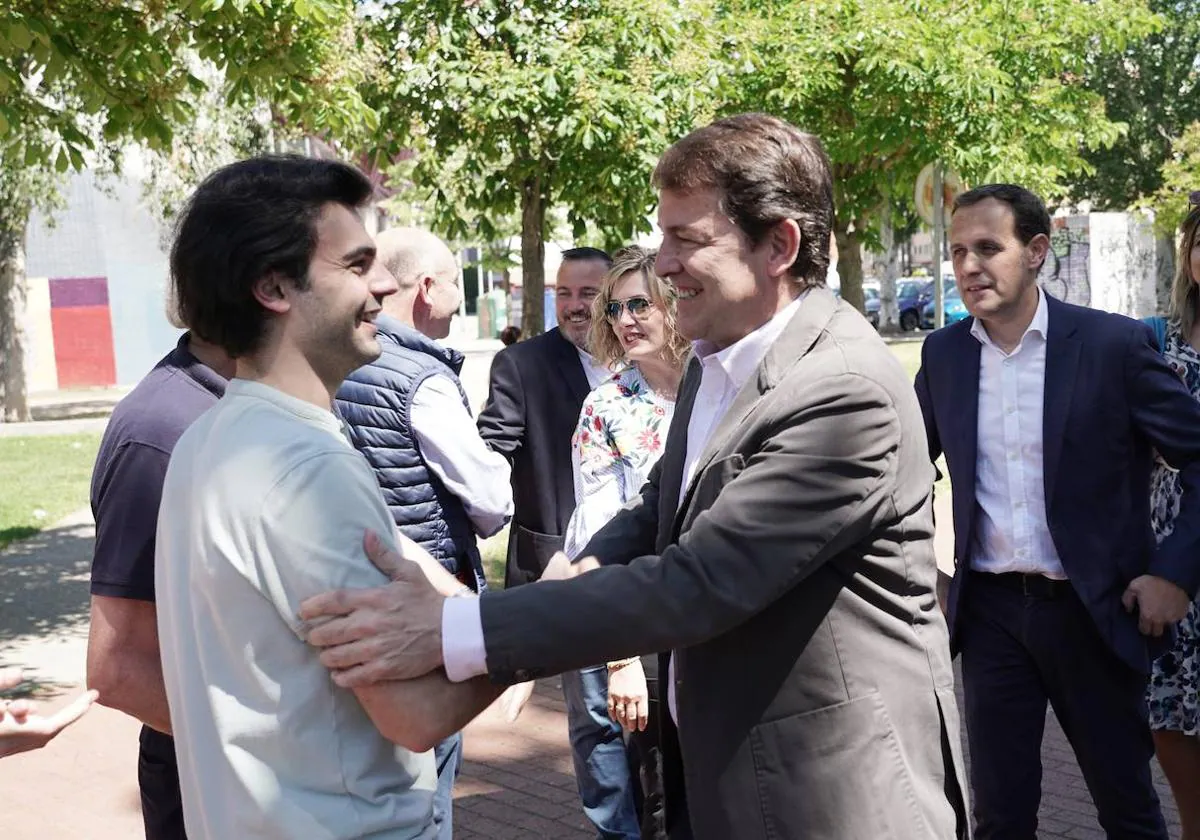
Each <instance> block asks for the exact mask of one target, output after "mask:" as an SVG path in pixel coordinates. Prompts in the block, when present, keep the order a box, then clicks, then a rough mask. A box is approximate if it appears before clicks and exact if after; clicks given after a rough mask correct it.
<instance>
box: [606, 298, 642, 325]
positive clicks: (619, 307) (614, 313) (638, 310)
mask: <svg viewBox="0 0 1200 840" xmlns="http://www.w3.org/2000/svg"><path fill="white" fill-rule="evenodd" d="M652 306H654V303H653V302H652V301H650V299H649V298H644V297H631V298H629V300H610V301H609V302H608V303H606V304H604V317H605V318H607V319H608V320H610V321H614V322H615V321H616V320H617V319H619V318H620V317H621V312H622V311H623V310H625V309H628V310H629V314H630V315H632V316H633V317H634V318H637V319H638V320H639V321H644V320H645V319H646V318H649V317H650V308H651V307H652Z"/></svg>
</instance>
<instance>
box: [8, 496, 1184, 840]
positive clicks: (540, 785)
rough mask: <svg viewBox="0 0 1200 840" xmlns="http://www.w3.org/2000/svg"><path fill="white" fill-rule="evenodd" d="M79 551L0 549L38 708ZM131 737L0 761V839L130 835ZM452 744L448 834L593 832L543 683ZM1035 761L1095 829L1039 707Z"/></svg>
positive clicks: (110, 727)
mask: <svg viewBox="0 0 1200 840" xmlns="http://www.w3.org/2000/svg"><path fill="white" fill-rule="evenodd" d="M939 520H940V521H944V520H941V519H940V518H939ZM941 536H942V535H941V534H939V542H940V541H941ZM90 554H91V528H90V523H89V521H88V519H87V517H86V515H81V517H79V518H75V519H73V520H71V521H69V522H67V523H64V524H63V525H62V526H60V527H58V528H55V529H52V530H51V531H49V532H45V533H44V534H43V535H41V536H39V537H37V538H35V539H34V540H33V541H30V542H27V543H24V544H21V545H16V546H10V547H9V549H7V550H6V551H4V552H3V553H0V667H3V666H6V665H22V666H26V667H27V668H29V669H30V670H31V671H32V675H33V676H35V677H36V678H37V679H38V680H39V681H40V682H41V683H42V685H43V688H44V692H45V695H46V700H45V703H46V707H47V709H53V708H54V707H55V706H57V705H59V704H61V703H64V702H66V701H68V700H69V699H70V697H72V696H74V694H75V692H76V691H78V690H79V687H78V683H79V681H80V679H81V677H82V675H83V671H84V652H85V649H86V630H87V624H86V622H87V571H88V563H89V559H90ZM33 666H37V668H36V670H33ZM136 743H137V725H136V724H135V723H134V721H132V720H131V719H130V718H128V717H126V716H124V715H122V714H120V713H117V712H114V711H112V710H110V709H105V708H96V709H94V710H93V711H92V712H90V713H89V714H88V715H87V716H86V717H85V718H84V719H83V720H82V721H81V722H80V723H79V724H78V725H77V726H76V727H74V728H72V729H70V730H68V731H67V732H66V733H65V734H64V735H63V736H62V737H60V738H59V739H58V740H57V741H55V742H54V743H53V744H51V745H50V746H49V747H48V748H46V749H45V750H42V751H40V752H37V753H29V754H25V755H19V756H14V757H12V758H8V759H5V760H3V761H0V840H129V838H136V837H140V836H141V834H140V828H141V821H140V812H139V805H138V796H137V779H136ZM465 749H466V759H467V760H466V762H465V764H464V768H463V772H462V775H461V777H460V779H459V783H458V786H457V791H456V812H455V828H456V831H455V836H456V837H457V838H460V840H505V839H506V838H536V839H537V840H586V839H587V838H590V837H592V836H594V835H593V834H592V833H591V832H589V831H588V830H587V828H586V823H585V821H584V819H583V816H582V813H581V812H580V809H579V806H578V802H577V798H576V793H575V783H574V778H573V773H572V767H571V760H570V755H569V750H568V747H567V726H566V718H565V712H564V706H563V702H562V696H561V693H560V691H559V688H558V682H557V680H546V681H543V682H542V683H540V684H539V686H538V688H537V691H536V692H535V693H534V696H533V698H532V699H531V700H530V703H529V705H528V706H527V707H526V709H525V711H524V713H523V714H522V716H521V719H520V720H519V721H518V722H517V723H516V724H515V725H509V724H508V723H507V722H505V721H504V720H503V718H502V717H501V716H500V714H499V712H498V711H497V710H495V709H492V710H488V711H487V712H485V713H484V714H483V715H482V716H480V718H479V719H477V720H476V721H475V722H474V723H472V724H471V726H470V727H468V729H467V732H466V745H465ZM1043 763H1044V766H1045V774H1044V782H1043V786H1044V790H1045V795H1044V797H1043V802H1042V809H1041V819H1042V826H1041V831H1040V832H1039V836H1040V837H1043V838H1071V839H1072V840H1087V838H1100V837H1103V836H1104V835H1103V834H1102V832H1101V831H1100V830H1099V827H1098V825H1097V823H1096V817H1095V809H1094V808H1093V806H1092V803H1091V800H1090V797H1089V796H1088V793H1087V789H1086V786H1085V785H1084V783H1083V780H1082V778H1081V777H1080V775H1079V771H1078V768H1077V766H1076V763H1075V759H1074V756H1073V754H1072V752H1071V749H1070V747H1069V746H1068V745H1067V743H1066V740H1065V738H1064V737H1063V735H1062V732H1061V730H1060V729H1059V728H1058V725H1057V723H1056V722H1055V721H1054V719H1053V716H1052V715H1051V716H1050V719H1049V721H1048V725H1047V730H1046V743H1045V748H1044V750H1043ZM1155 771H1156V773H1157V774H1158V779H1159V782H1160V784H1159V793H1160V796H1162V798H1163V802H1164V811H1165V812H1166V815H1167V820H1168V824H1169V825H1170V826H1171V827H1172V836H1178V831H1179V829H1178V824H1179V823H1178V817H1177V814H1176V811H1175V808H1174V805H1173V803H1172V802H1171V798H1170V793H1169V791H1168V790H1167V788H1166V786H1165V784H1163V783H1162V776H1161V773H1158V770H1157V766H1156V767H1155ZM730 840H737V839H736V838H730Z"/></svg>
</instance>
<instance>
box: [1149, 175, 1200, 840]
mask: <svg viewBox="0 0 1200 840" xmlns="http://www.w3.org/2000/svg"><path fill="white" fill-rule="evenodd" d="M1191 200H1192V204H1191V208H1190V211H1189V212H1188V214H1187V217H1186V218H1185V219H1184V220H1183V228H1182V234H1183V237H1182V239H1181V241H1180V245H1179V259H1178V265H1177V267H1176V272H1175V283H1174V285H1173V287H1172V289H1171V304H1170V315H1169V316H1168V317H1167V318H1151V319H1148V320H1149V321H1150V323H1151V326H1153V327H1154V331H1155V334H1156V337H1157V339H1158V343H1159V349H1160V350H1161V351H1162V353H1163V355H1164V356H1165V357H1166V360H1167V362H1168V363H1169V364H1170V365H1171V367H1172V368H1174V369H1175V372H1176V373H1178V374H1179V376H1180V378H1181V379H1183V381H1184V384H1186V385H1187V386H1188V390H1190V391H1191V392H1192V395H1193V396H1195V397H1196V398H1197V399H1200V191H1197V192H1193V193H1192V195H1191ZM1181 496H1182V487H1181V484H1180V481H1179V474H1178V473H1177V472H1176V471H1174V470H1172V469H1171V468H1170V467H1168V466H1167V465H1166V464H1165V463H1162V462H1161V461H1160V462H1159V463H1157V464H1156V465H1155V468H1154V474H1153V475H1152V476H1151V479H1150V523H1151V525H1152V526H1153V528H1154V536H1155V537H1156V538H1157V539H1159V540H1162V539H1163V538H1164V537H1166V535H1167V534H1169V533H1171V530H1172V528H1173V527H1174V520H1175V516H1176V514H1178V513H1179V500H1180V497H1181ZM1146 700H1147V705H1148V706H1149V708H1150V728H1151V730H1152V731H1153V733H1154V750H1155V753H1156V754H1157V755H1158V762H1159V764H1161V765H1162V768H1163V772H1164V773H1166V776H1167V781H1168V782H1169V783H1170V785H1171V792H1172V793H1173V794H1174V795H1175V803H1176V805H1178V807H1179V821H1180V823H1181V826H1182V828H1183V834H1182V835H1181V838H1182V840H1200V601H1193V602H1192V605H1191V607H1190V608H1189V609H1188V614H1187V616H1186V617H1184V619H1183V621H1181V622H1180V623H1179V624H1177V625H1176V626H1175V644H1174V645H1173V646H1172V647H1171V649H1170V650H1169V651H1167V652H1166V653H1165V654H1163V655H1162V656H1161V657H1159V658H1158V660H1157V661H1156V662H1155V663H1154V667H1153V670H1152V671H1151V673H1150V685H1149V688H1148V690H1147V696H1146Z"/></svg>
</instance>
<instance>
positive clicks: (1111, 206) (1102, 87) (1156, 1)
mask: <svg viewBox="0 0 1200 840" xmlns="http://www.w3.org/2000/svg"><path fill="white" fill-rule="evenodd" d="M1149 4H1150V8H1151V9H1152V10H1153V11H1154V12H1156V13H1157V14H1158V15H1159V16H1160V18H1161V20H1162V21H1163V25H1162V28H1161V29H1160V30H1158V31H1157V32H1154V33H1151V34H1150V35H1148V36H1147V37H1145V38H1142V39H1139V40H1135V41H1132V42H1130V43H1129V45H1128V46H1127V47H1126V48H1125V49H1124V50H1122V51H1120V52H1116V53H1111V54H1109V55H1102V56H1099V57H1097V59H1096V60H1095V63H1094V65H1093V66H1092V67H1091V68H1090V69H1089V71H1088V73H1087V77H1086V85H1087V87H1088V89H1089V90H1091V91H1094V92H1095V93H1097V94H1099V95H1100V96H1103V97H1104V99H1105V102H1106V103H1107V110H1108V116H1109V117H1110V118H1111V119H1114V120H1118V121H1120V122H1122V123H1124V124H1125V126H1126V130H1125V132H1124V133H1123V134H1122V135H1121V136H1120V137H1119V138H1118V139H1117V141H1116V142H1115V143H1113V144H1112V145H1111V146H1107V147H1103V146H1102V147H1098V148H1093V149H1089V150H1088V151H1086V152H1085V153H1084V158H1085V159H1086V160H1087V162H1088V163H1089V164H1090V166H1091V168H1092V170H1093V171H1091V172H1083V173H1081V174H1080V175H1079V176H1077V177H1076V178H1075V179H1074V182H1073V184H1072V185H1071V191H1070V195H1071V198H1072V199H1073V200H1074V201H1076V202H1078V201H1082V200H1085V199H1086V200H1088V201H1091V202H1092V204H1093V206H1094V207H1095V208H1096V209H1097V210H1126V209H1128V208H1129V207H1131V206H1133V205H1134V204H1135V203H1137V202H1138V201H1139V200H1140V199H1142V198H1144V197H1148V196H1150V195H1152V194H1154V193H1155V192H1156V191H1157V190H1158V188H1159V187H1160V186H1161V185H1162V183H1163V165H1164V164H1166V163H1167V162H1169V161H1170V160H1171V158H1172V144H1173V143H1175V142H1176V141H1177V140H1178V139H1179V137H1180V136H1181V135H1182V134H1183V131H1184V129H1186V128H1187V127H1188V126H1189V125H1192V124H1194V123H1196V122H1197V121H1200V69H1198V67H1200V0H1149ZM1193 171H1195V170H1193Z"/></svg>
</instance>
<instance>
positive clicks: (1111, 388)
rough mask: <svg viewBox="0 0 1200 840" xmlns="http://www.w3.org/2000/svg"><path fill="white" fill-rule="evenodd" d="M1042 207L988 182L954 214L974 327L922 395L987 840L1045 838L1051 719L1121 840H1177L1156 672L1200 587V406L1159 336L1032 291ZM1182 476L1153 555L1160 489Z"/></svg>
mask: <svg viewBox="0 0 1200 840" xmlns="http://www.w3.org/2000/svg"><path fill="white" fill-rule="evenodd" d="M1049 236H1050V217H1049V215H1048V214H1047V212H1046V208H1045V206H1044V205H1043V204H1042V202H1041V201H1040V200H1039V199H1038V198H1037V196H1035V195H1033V194H1032V193H1030V192H1029V191H1028V190H1025V189H1023V188H1021V187H1017V186H1012V185H1008V184H993V185H990V186H985V187H979V188H978V189H974V190H971V191H970V192H967V193H964V194H963V195H962V196H960V197H959V198H958V200H957V201H956V202H955V204H954V216H953V219H952V222H951V225H950V251H951V257H952V258H953V261H954V275H955V280H956V281H957V283H958V288H959V291H960V292H961V294H962V299H963V302H964V303H965V304H966V307H967V309H968V311H969V312H970V313H971V315H972V317H971V318H968V319H966V320H964V321H960V322H959V323H957V324H954V325H953V326H950V327H947V328H945V329H943V330H939V331H938V332H936V333H933V334H932V335H931V336H929V338H928V339H926V341H925V345H924V347H923V348H922V351H921V371H920V372H919V373H918V374H917V381H916V388H917V394H918V396H919V398H920V402H921V408H922V410H923V412H924V414H925V425H926V430H927V432H928V437H929V448H930V456H931V457H932V458H935V459H936V458H937V456H938V455H940V454H942V453H943V452H944V453H945V455H946V464H947V466H948V467H949V471H950V479H951V483H952V485H953V505H954V537H955V538H954V556H955V562H956V573H955V575H954V579H953V581H952V583H951V586H950V592H949V599H948V604H947V605H946V606H947V616H948V619H949V623H950V630H951V646H952V648H953V649H954V650H955V651H956V652H961V653H962V677H963V688H964V692H965V696H966V722H967V733H968V741H969V745H970V751H971V782H972V786H973V788H974V801H975V818H976V821H977V832H976V836H977V837H978V838H980V840H995V838H1005V840H1008V838H1019V839H1020V840H1026V838H1028V840H1033V838H1035V837H1036V832H1037V812H1038V804H1039V801H1040V799H1041V742H1042V731H1043V728H1044V724H1045V719H1046V703H1047V701H1049V703H1050V704H1051V705H1052V706H1053V708H1054V712H1055V714H1056V715H1057V716H1058V719H1059V721H1060V722H1061V723H1062V726H1063V729H1064V731H1065V732H1066V734H1067V737H1068V739H1069V740H1070V742H1071V744H1072V746H1073V747H1074V750H1075V755H1076V758H1077V759H1078V760H1079V765H1080V769H1081V770H1082V771H1083V775H1084V779H1085V780H1086V781H1087V785H1088V789H1089V790H1090V792H1091V794H1092V798H1093V800H1094V801H1095V803H1096V808H1097V810H1098V811H1099V816H1100V823H1101V825H1102V826H1103V828H1104V830H1105V831H1106V833H1107V835H1108V836H1109V837H1110V838H1122V840H1128V839H1129V838H1156V840H1166V837H1167V832H1166V827H1165V825H1164V823H1163V818H1162V813H1161V810H1160V808H1159V804H1158V797H1157V796H1156V794H1155V792H1154V786H1153V783H1152V780H1151V775H1150V758H1151V756H1152V755H1153V754H1154V746H1153V743H1152V741H1151V737H1150V731H1149V727H1148V725H1147V721H1146V705H1145V692H1146V680H1147V674H1148V671H1149V668H1150V663H1151V661H1152V659H1153V657H1154V656H1156V655H1157V654H1158V653H1159V652H1161V651H1162V650H1163V649H1164V647H1165V642H1166V641H1167V640H1168V637H1169V635H1170V632H1171V631H1170V628H1171V625H1172V624H1173V623H1174V622H1175V621H1178V620H1179V619H1180V618H1182V617H1183V615H1184V613H1185V612H1186V610H1187V606H1188V603H1189V600H1190V599H1191V597H1192V596H1193V595H1194V594H1195V593H1196V591H1197V588H1200V403H1197V402H1196V400H1194V399H1193V398H1192V397H1191V396H1190V395H1189V394H1188V393H1187V391H1186V390H1185V389H1184V388H1183V386H1182V384H1181V382H1180V380H1179V377H1178V376H1176V375H1175V374H1174V373H1173V372H1172V371H1171V369H1170V368H1169V367H1168V366H1167V365H1166V363H1165V362H1164V361H1163V360H1162V357H1161V356H1160V354H1159V352H1158V349H1157V347H1156V346H1155V343H1154V338H1153V335H1152V333H1151V331H1150V329H1149V328H1148V327H1147V326H1145V325H1144V324H1142V323H1140V322H1138V321H1135V320H1132V319H1130V318H1126V317H1124V316H1121V315H1114V314H1111V313H1106V312H1099V311H1096V310H1092V309H1086V308H1083V307H1079V306H1072V305H1070V304H1066V303H1062V302H1060V301H1057V300H1055V299H1054V298H1051V297H1049V296H1048V295H1047V294H1046V293H1045V292H1043V291H1042V290H1041V289H1040V288H1039V287H1038V285H1037V282H1036V278H1037V273H1038V269H1039V268H1040V267H1041V264H1042V262H1043V260H1044V259H1045V257H1046V253H1047V250H1048V249H1049V246H1050V238H1049ZM1154 451H1157V452H1158V453H1159V454H1160V455H1161V456H1162V457H1163V458H1165V459H1166V461H1167V462H1168V463H1169V464H1171V465H1172V466H1173V467H1175V468H1177V469H1179V470H1180V473H1181V477H1182V479H1183V486H1184V496H1183V500H1182V503H1181V504H1182V507H1181V510H1180V512H1179V517H1178V519H1177V520H1176V527H1175V531H1174V533H1173V534H1171V535H1170V536H1169V537H1167V538H1166V539H1165V540H1164V541H1163V542H1162V544H1161V545H1160V546H1159V547H1158V548H1157V549H1156V548H1155V545H1154V538H1153V536H1152V534H1151V531H1150V509H1149V504H1150V490H1149V477H1150V468H1151V460H1152V457H1153V452H1154Z"/></svg>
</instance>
